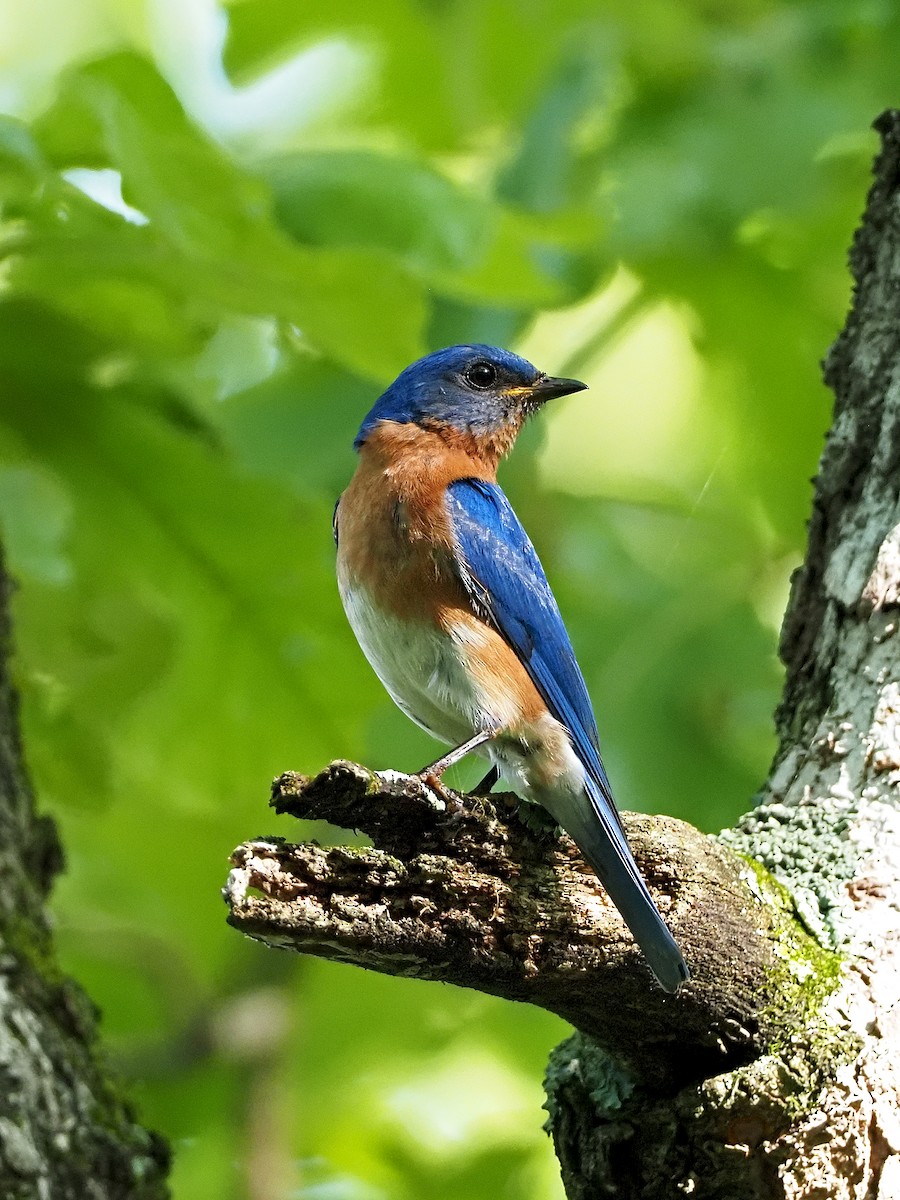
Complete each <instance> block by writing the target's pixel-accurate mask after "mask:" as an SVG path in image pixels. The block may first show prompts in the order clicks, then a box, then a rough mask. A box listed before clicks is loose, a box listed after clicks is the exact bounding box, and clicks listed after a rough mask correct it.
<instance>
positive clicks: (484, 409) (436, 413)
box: [353, 345, 587, 450]
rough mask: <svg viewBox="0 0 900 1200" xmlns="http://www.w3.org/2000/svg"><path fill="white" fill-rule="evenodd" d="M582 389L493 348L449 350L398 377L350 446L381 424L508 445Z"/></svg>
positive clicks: (361, 440)
mask: <svg viewBox="0 0 900 1200" xmlns="http://www.w3.org/2000/svg"><path fill="white" fill-rule="evenodd" d="M586 386H587V385H586V384H583V383H580V382H579V381H578V380H577V379H554V378H552V377H550V376H547V375H544V374H543V373H542V372H541V371H538V370H537V368H536V367H533V366H532V365H531V363H530V362H528V361H527V360H526V359H524V358H520V357H519V355H518V354H512V353H511V352H510V351H509V350H500V349H498V348H497V347H496V346H479V345H475V346H448V347H447V349H446V350H436V351H435V352H434V354H429V355H426V357H425V358H420V359H419V360H418V361H417V362H414V363H413V364H412V366H409V367H407V368H406V370H405V371H403V372H401V374H400V375H398V376H397V378H396V379H395V380H394V382H393V383H392V384H391V386H390V387H389V388H388V389H387V391H386V392H385V393H384V394H383V395H382V396H381V397H380V398H379V399H378V400H377V401H376V403H375V405H374V407H373V408H372V409H371V410H370V412H369V414H368V415H367V417H366V419H365V420H364V421H363V423H362V425H361V426H360V429H359V433H358V434H357V435H356V441H355V442H354V443H353V444H354V446H355V447H356V448H357V450H358V449H359V448H360V446H362V445H363V443H364V442H365V440H366V438H367V437H368V436H369V434H370V433H371V432H372V431H373V429H375V428H376V426H377V425H378V424H379V422H380V421H396V422H397V423H398V424H401V425H409V424H412V425H419V426H420V427H421V428H423V429H431V430H435V431H438V432H440V431H441V430H449V431H452V432H455V433H462V434H468V435H470V436H471V437H473V438H475V439H477V440H478V441H485V442H492V443H494V442H496V443H499V444H501V445H507V444H511V443H512V440H513V438H514V437H515V435H516V433H517V432H518V430H519V428H520V427H521V425H522V422H523V421H524V420H525V418H526V417H528V416H529V415H530V414H531V413H533V412H534V411H535V410H536V409H537V408H539V407H540V406H541V405H542V404H543V403H544V401H546V400H549V399H551V398H552V397H553V396H566V395H568V394H569V392H577V391H580V390H581V389H582V388H584V387H586Z"/></svg>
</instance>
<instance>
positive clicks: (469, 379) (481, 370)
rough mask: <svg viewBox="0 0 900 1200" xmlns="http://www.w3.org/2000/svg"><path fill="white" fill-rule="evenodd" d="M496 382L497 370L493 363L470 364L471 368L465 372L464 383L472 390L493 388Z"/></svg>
mask: <svg viewBox="0 0 900 1200" xmlns="http://www.w3.org/2000/svg"><path fill="white" fill-rule="evenodd" d="M496 382H497V368H496V367H495V366H494V364H493V363H489V362H477V363H472V365H471V367H469V369H468V370H467V371H466V383H468V384H470V385H471V386H472V387H474V388H489V387H493V386H494V384H495V383H496Z"/></svg>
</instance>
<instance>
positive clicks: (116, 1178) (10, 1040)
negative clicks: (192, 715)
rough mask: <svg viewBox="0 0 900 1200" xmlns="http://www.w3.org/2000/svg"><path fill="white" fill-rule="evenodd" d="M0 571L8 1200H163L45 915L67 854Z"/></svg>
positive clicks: (158, 1175)
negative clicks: (40, 797)
mask: <svg viewBox="0 0 900 1200" xmlns="http://www.w3.org/2000/svg"><path fill="white" fill-rule="evenodd" d="M7 597H8V583H7V579H6V576H5V575H4V574H3V570H2V564H0V879H2V881H3V886H2V887H0V1196H2V1197H3V1200H164V1197H166V1196H168V1195H169V1192H168V1188H167V1187H166V1185H165V1176H166V1172H167V1168H168V1151H167V1149H166V1147H165V1145H164V1143H163V1142H162V1140H161V1139H160V1138H159V1137H158V1136H157V1135H155V1134H153V1133H149V1132H148V1131H146V1130H145V1129H142V1128H141V1126H140V1125H138V1124H137V1122H136V1120H135V1117H134V1114H133V1112H132V1111H131V1109H130V1107H129V1105H128V1103H127V1102H126V1101H125V1100H124V1099H123V1098H122V1097H121V1096H120V1095H119V1093H118V1090H117V1087H116V1084H115V1082H114V1081H113V1080H112V1079H111V1077H110V1075H109V1072H108V1070H107V1069H106V1067H105V1066H104V1064H103V1062H102V1059H101V1057H100V1054H99V1050H98V1045H97V1034H96V1014H95V1012H94V1009H93V1007H92V1005H91V1003H90V1001H89V1000H88V999H87V997H86V996H85V995H84V993H83V992H81V991H80V989H79V988H78V987H77V985H76V984H74V983H73V982H72V981H71V980H69V979H67V978H65V976H63V975H62V974H61V973H60V971H59V968H58V967H57V966H56V963H55V960H54V957H53V948H52V944H51V938H50V929H49V925H48V921H47V917H46V913H45V909H44V905H45V902H46V899H47V894H48V892H49V889H50V886H51V884H52V881H53V878H54V876H55V875H56V873H57V872H58V871H59V869H60V867H61V865H62V853H61V850H60V846H59V841H58V839H57V835H56V829H55V826H54V824H53V822H52V821H51V820H50V819H49V818H48V817H39V816H37V815H36V813H35V811H34V803H33V798H32V795H31V791H30V789H29V785H28V780H27V778H26V775H25V770H24V766H23V762H22V750H21V745H20V742H19V731H18V723H17V708H16V697H15V693H14V691H13V689H12V686H11V683H10V679H9V673H8V670H7V661H8V655H9V641H10V637H9V625H8V617H7Z"/></svg>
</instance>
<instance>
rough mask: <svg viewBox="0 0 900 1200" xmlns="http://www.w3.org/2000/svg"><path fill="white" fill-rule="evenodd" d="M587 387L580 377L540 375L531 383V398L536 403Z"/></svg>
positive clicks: (580, 390) (581, 390) (567, 394)
mask: <svg viewBox="0 0 900 1200" xmlns="http://www.w3.org/2000/svg"><path fill="white" fill-rule="evenodd" d="M586 387H587V384H586V383H582V382H581V380H580V379H557V378H555V377H554V376H552V375H542V376H541V377H540V379H538V380H537V382H536V383H533V384H532V385H531V388H530V391H531V395H532V398H533V399H534V400H536V401H537V403H538V404H543V403H544V401H545V400H555V399H556V397H557V396H569V395H571V393H572V392H583V391H584V389H585V388H586Z"/></svg>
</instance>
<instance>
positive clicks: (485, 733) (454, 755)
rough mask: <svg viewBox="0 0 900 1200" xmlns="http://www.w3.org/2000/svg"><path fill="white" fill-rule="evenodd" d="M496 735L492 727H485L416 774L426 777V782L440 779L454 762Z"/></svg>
mask: <svg viewBox="0 0 900 1200" xmlns="http://www.w3.org/2000/svg"><path fill="white" fill-rule="evenodd" d="M493 736H494V731H493V730H492V729H483V730H481V732H480V733H476V734H475V736H474V737H470V738H469V740H468V741H467V742H463V743H462V745H460V746H454V748H453V749H452V750H448V751H447V753H446V754H443V755H441V757H440V758H438V759H436V760H435V761H434V762H433V763H431V764H430V765H429V766H427V767H423V768H422V770H421V771H417V772H416V774H417V775H418V776H419V778H420V779H424V780H425V782H426V783H430V782H431V781H432V780H440V778H441V776H442V775H443V773H444V772H445V771H446V770H447V769H448V768H449V767H452V766H453V764H454V763H458V762H459V760H460V759H461V758H465V757H466V755H467V754H469V753H470V752H471V751H472V750H477V749H478V747H479V746H483V745H484V743H485V742H489V741H490V740H491V738H492V737H493Z"/></svg>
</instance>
